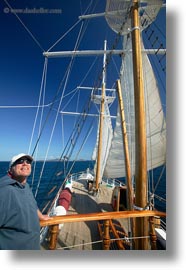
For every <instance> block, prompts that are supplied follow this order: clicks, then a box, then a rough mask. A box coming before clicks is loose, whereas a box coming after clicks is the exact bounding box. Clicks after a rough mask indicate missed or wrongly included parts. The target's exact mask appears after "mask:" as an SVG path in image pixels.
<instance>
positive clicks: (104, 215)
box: [40, 210, 166, 249]
mask: <svg viewBox="0 0 186 270" xmlns="http://www.w3.org/2000/svg"><path fill="white" fill-rule="evenodd" d="M155 216H158V217H165V216H166V213H164V212H160V211H151V210H144V211H118V212H101V213H90V214H77V215H66V216H53V217H51V219H49V220H42V221H40V226H41V227H45V226H50V232H51V236H50V246H49V249H55V248H56V243H57V237H58V232H59V226H58V225H59V224H61V223H66V222H82V221H95V220H97V221H98V220H105V223H106V224H107V223H108V222H109V220H111V219H117V218H137V217H155ZM107 227H108V226H107ZM152 234H153V235H151V237H152V239H153V241H155V238H156V237H155V235H154V234H155V233H154V232H153V233H152ZM105 239H106V243H105V244H106V247H108V232H107V231H105ZM103 242H104V240H103ZM103 244H104V243H103ZM106 249H107V248H106Z"/></svg>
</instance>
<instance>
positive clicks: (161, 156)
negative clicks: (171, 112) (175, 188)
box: [104, 39, 166, 178]
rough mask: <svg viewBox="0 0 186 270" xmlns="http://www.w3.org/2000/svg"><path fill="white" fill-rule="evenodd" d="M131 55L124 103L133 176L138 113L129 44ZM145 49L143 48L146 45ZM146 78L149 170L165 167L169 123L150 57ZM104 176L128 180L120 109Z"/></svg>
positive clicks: (124, 73) (124, 74) (126, 61)
mask: <svg viewBox="0 0 186 270" xmlns="http://www.w3.org/2000/svg"><path fill="white" fill-rule="evenodd" d="M123 46H124V48H126V49H127V50H128V53H126V54H125V56H123V59H122V67H121V78H120V79H121V86H122V95H123V101H124V109H125V118H126V125H127V134H128V144H129V155H130V161H131V172H132V175H134V172H135V111H134V85H133V67H132V53H131V41H130V39H126V40H125V44H123ZM142 48H143V44H142ZM142 59H143V60H142V61H143V73H144V74H143V75H144V91H145V104H146V105H145V106H146V108H145V110H146V125H147V127H146V130H147V134H146V135H147V168H148V170H150V169H152V168H156V167H158V166H160V165H162V164H164V163H165V156H166V134H165V133H166V123H165V119H164V113H163V110H162V105H161V100H160V96H159V91H158V85H157V82H156V79H155V76H154V72H153V70H152V66H151V63H150V61H149V59H148V56H147V54H146V53H143V56H142ZM104 175H105V176H106V177H109V178H115V177H124V176H125V162H124V153H123V141H122V133H121V124H120V115H119V109H118V113H117V119H116V127H115V130H114V136H113V140H112V145H111V149H110V151H109V156H108V160H107V163H106V166H105V171H104Z"/></svg>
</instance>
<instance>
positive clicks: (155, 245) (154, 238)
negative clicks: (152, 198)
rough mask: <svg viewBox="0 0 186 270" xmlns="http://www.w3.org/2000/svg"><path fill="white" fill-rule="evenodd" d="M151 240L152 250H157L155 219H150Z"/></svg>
mask: <svg viewBox="0 0 186 270" xmlns="http://www.w3.org/2000/svg"><path fill="white" fill-rule="evenodd" d="M150 239H151V249H152V250H156V249H157V244H156V242H157V236H156V231H155V225H154V217H150Z"/></svg>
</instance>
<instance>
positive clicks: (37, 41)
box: [4, 0, 45, 52]
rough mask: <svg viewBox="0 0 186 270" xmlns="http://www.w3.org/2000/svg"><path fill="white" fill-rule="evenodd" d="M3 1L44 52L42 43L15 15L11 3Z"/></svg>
mask: <svg viewBox="0 0 186 270" xmlns="http://www.w3.org/2000/svg"><path fill="white" fill-rule="evenodd" d="M4 2H5V3H6V4H7V6H8V7H9V8H10V9H11V12H12V13H13V14H14V15H15V16H16V18H17V19H18V20H19V22H20V23H21V24H22V26H23V27H24V28H25V30H26V31H27V32H28V34H29V35H30V36H31V38H32V39H33V40H34V42H35V43H36V44H37V45H38V47H39V48H40V49H41V50H42V52H44V51H45V50H44V49H43V47H42V45H41V44H40V42H39V41H38V40H37V39H36V38H35V37H34V35H33V34H32V32H31V31H30V30H29V29H28V27H27V26H26V25H25V24H24V23H23V21H22V20H21V19H20V17H19V16H18V15H17V13H16V12H15V9H13V8H12V7H11V5H10V4H9V3H8V1H7V0H4Z"/></svg>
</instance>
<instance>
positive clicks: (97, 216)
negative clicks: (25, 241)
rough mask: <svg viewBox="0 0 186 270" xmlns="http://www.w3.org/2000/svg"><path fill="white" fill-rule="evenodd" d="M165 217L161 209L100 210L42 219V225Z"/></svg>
mask: <svg viewBox="0 0 186 270" xmlns="http://www.w3.org/2000/svg"><path fill="white" fill-rule="evenodd" d="M154 216H158V217H165V216H166V213H165V212H160V211H151V210H144V211H138V210H137V211H118V212H99V213H90V214H76V215H66V216H53V217H51V219H49V220H41V221H40V226H41V227H44V226H51V225H57V224H61V223H65V222H81V221H93V220H108V219H114V218H115V219H116V218H136V217H154Z"/></svg>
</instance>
